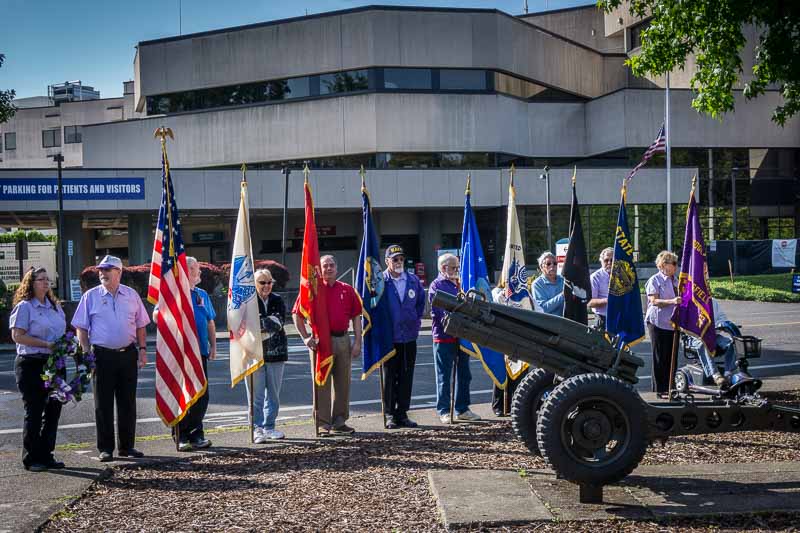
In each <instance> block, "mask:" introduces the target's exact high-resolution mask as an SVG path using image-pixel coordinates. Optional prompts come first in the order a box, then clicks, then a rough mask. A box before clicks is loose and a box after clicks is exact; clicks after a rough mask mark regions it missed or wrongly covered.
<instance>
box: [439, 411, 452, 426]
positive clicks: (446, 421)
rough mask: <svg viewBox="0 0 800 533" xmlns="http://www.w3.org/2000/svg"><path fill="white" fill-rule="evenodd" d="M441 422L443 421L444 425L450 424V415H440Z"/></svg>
mask: <svg viewBox="0 0 800 533" xmlns="http://www.w3.org/2000/svg"><path fill="white" fill-rule="evenodd" d="M439 420H441V422H442V424H449V423H450V413H445V414H443V415H439Z"/></svg>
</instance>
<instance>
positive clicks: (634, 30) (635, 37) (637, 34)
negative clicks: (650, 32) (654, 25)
mask: <svg viewBox="0 0 800 533" xmlns="http://www.w3.org/2000/svg"><path fill="white" fill-rule="evenodd" d="M650 22H651V21H650V20H646V21H644V22H640V23H639V24H637V25H636V26H632V27H631V29H630V32H631V42H630V45H631V47H630V50H634V49H636V48H640V47H641V46H642V33H644V31H645V30H646V29H647V28H649V27H650ZM630 50H629V51H630Z"/></svg>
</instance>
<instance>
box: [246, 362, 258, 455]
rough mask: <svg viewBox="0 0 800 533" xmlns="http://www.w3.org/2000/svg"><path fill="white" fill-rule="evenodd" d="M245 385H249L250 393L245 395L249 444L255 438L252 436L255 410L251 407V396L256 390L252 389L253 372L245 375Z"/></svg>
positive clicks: (253, 441) (252, 442)
mask: <svg viewBox="0 0 800 533" xmlns="http://www.w3.org/2000/svg"><path fill="white" fill-rule="evenodd" d="M247 385H248V386H249V390H250V394H248V395H247V396H248V398H247V403H248V406H247V417H248V419H249V420H250V423H249V424H248V427H249V428H250V444H255V442H256V439H255V437H254V436H253V430H254V429H255V428H254V427H253V411H255V409H254V408H253V396H254V395H255V392H256V391H255V390H253V374H252V373H251V374H249V375H248V376H247Z"/></svg>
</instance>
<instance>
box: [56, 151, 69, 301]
mask: <svg viewBox="0 0 800 533" xmlns="http://www.w3.org/2000/svg"><path fill="white" fill-rule="evenodd" d="M53 161H55V162H56V163H58V258H59V260H60V262H61V265H60V266H59V268H58V297H59V298H60V299H61V300H66V299H67V285H68V284H69V280H68V279H67V252H66V241H65V240H64V191H63V187H62V181H61V178H62V176H61V170H62V168H61V164H62V163H63V162H64V156H63V155H61V154H60V153H59V154H56V155H54V156H53Z"/></svg>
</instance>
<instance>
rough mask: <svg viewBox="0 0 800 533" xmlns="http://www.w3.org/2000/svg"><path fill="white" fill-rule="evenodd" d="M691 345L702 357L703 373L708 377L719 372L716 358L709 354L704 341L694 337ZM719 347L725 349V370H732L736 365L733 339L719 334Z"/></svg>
mask: <svg viewBox="0 0 800 533" xmlns="http://www.w3.org/2000/svg"><path fill="white" fill-rule="evenodd" d="M690 346H691V347H692V348H694V349H695V350H697V356H698V357H699V358H700V364H701V365H702V366H703V373H704V374H705V375H706V377H708V378H710V377H711V376H713V375H714V374H715V373H716V372H717V365H715V364H714V358H713V357H710V356H709V354H708V350H706V345H705V344H703V341H701V340H700V339H698V338H696V337H692V338H691V341H690ZM717 348H718V349H721V350H725V372H730V371H731V370H733V369H734V367H735V366H736V348H735V347H734V346H733V341H732V340H731V339H730V337H727V336H725V335H717Z"/></svg>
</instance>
